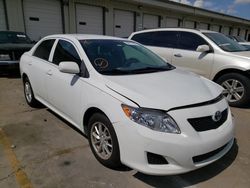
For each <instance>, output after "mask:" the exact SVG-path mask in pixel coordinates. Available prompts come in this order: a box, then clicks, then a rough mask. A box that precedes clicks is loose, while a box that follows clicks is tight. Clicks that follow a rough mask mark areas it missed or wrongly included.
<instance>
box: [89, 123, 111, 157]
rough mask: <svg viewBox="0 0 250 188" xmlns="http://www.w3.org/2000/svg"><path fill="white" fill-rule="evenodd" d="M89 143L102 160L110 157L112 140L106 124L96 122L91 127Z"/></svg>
mask: <svg viewBox="0 0 250 188" xmlns="http://www.w3.org/2000/svg"><path fill="white" fill-rule="evenodd" d="M91 143H92V146H93V148H94V149H95V151H96V153H97V155H98V156H99V157H101V158H102V159H104V160H107V159H109V158H110V156H111V155H112V152H113V142H112V138H111V135H110V132H109V130H108V128H107V127H106V125H104V124H103V123H101V122H96V123H94V124H93V126H92V127H91Z"/></svg>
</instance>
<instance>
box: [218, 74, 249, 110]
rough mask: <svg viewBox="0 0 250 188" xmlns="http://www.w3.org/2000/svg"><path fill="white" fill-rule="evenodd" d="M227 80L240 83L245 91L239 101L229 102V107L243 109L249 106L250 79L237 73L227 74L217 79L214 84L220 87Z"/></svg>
mask: <svg viewBox="0 0 250 188" xmlns="http://www.w3.org/2000/svg"><path fill="white" fill-rule="evenodd" d="M229 79H235V80H238V81H240V82H241V83H242V84H243V87H244V90H245V92H244V95H243V97H242V98H241V99H240V100H238V101H235V102H229V105H230V106H234V107H244V106H248V105H250V79H249V78H248V77H246V76H244V75H242V74H239V73H227V74H224V75H222V76H221V77H219V78H218V79H217V80H216V82H217V83H218V84H220V85H221V84H222V83H223V82H224V81H226V80H229Z"/></svg>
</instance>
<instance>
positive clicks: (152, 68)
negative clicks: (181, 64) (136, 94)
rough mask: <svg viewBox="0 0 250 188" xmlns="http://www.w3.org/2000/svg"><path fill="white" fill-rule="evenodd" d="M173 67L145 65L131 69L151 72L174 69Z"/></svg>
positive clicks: (139, 71)
mask: <svg viewBox="0 0 250 188" xmlns="http://www.w3.org/2000/svg"><path fill="white" fill-rule="evenodd" d="M172 69H173V67H168V66H163V67H144V68H141V69H135V70H131V72H133V73H150V72H159V71H168V70H172Z"/></svg>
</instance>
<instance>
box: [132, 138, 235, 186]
mask: <svg viewBox="0 0 250 188" xmlns="http://www.w3.org/2000/svg"><path fill="white" fill-rule="evenodd" d="M237 154H238V145H237V141H235V142H234V144H233V146H232V148H231V150H230V151H229V152H228V153H227V154H226V155H225V156H224V157H222V158H221V159H219V160H218V161H216V162H215V163H213V164H211V165H208V166H206V167H203V168H201V169H198V170H195V171H192V172H189V173H185V174H182V175H173V176H149V175H145V174H142V173H139V172H138V173H136V174H135V175H134V177H135V178H137V179H139V180H141V181H143V182H144V183H146V184H148V185H150V186H153V187H169V188H177V187H188V186H192V185H196V184H198V183H200V182H204V181H207V180H209V179H211V178H213V177H215V176H217V175H218V174H220V173H221V172H222V171H224V170H225V169H226V168H228V167H229V166H230V165H231V164H232V163H233V162H234V160H235V159H236V157H237Z"/></svg>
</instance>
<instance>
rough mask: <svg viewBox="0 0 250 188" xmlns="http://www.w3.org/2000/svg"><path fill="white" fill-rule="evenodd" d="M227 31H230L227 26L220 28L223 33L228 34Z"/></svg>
mask: <svg viewBox="0 0 250 188" xmlns="http://www.w3.org/2000/svg"><path fill="white" fill-rule="evenodd" d="M229 31H230V28H229V27H223V29H222V33H224V34H225V35H229Z"/></svg>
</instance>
